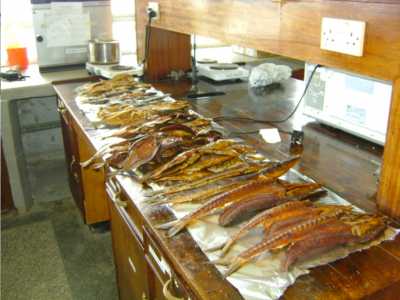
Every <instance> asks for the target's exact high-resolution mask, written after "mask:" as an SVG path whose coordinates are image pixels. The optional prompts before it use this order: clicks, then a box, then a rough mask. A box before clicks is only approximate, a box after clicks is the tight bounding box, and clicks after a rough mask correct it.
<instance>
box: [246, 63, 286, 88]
mask: <svg viewBox="0 0 400 300" xmlns="http://www.w3.org/2000/svg"><path fill="white" fill-rule="evenodd" d="M290 76H292V69H291V68H289V67H288V66H285V65H275V64H271V63H265V64H261V65H259V66H257V67H255V68H253V69H252V70H251V73H250V77H249V84H250V87H262V86H267V85H270V84H272V83H279V82H281V81H284V80H286V79H289V78H290Z"/></svg>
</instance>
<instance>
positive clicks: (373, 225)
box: [282, 216, 386, 271]
mask: <svg viewBox="0 0 400 300" xmlns="http://www.w3.org/2000/svg"><path fill="white" fill-rule="evenodd" d="M362 222H363V224H359V225H350V226H349V225H348V224H340V223H337V224H334V225H329V226H323V227H321V228H318V229H317V230H314V231H313V232H312V233H309V234H307V235H305V236H304V237H302V238H301V239H298V240H297V241H296V242H294V243H293V244H292V245H291V246H290V247H289V249H288V250H287V252H286V256H285V259H284V260H283V261H282V270H283V271H287V270H288V269H289V268H290V266H292V265H293V264H294V263H295V262H297V261H300V260H305V259H309V258H311V257H313V256H315V255H318V254H321V253H324V252H327V251H329V250H331V249H333V248H335V247H337V246H340V245H344V244H349V243H366V242H368V241H371V240H373V239H374V238H376V237H377V236H379V235H380V234H381V233H382V232H383V231H384V230H385V228H386V225H385V221H384V219H382V218H381V217H378V216H373V217H369V216H368V217H367V218H365V219H364V220H362ZM359 226H362V227H363V232H362V234H357V233H355V232H354V231H357V230H358V229H359Z"/></svg>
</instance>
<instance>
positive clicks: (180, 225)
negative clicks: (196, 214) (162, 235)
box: [168, 220, 187, 237]
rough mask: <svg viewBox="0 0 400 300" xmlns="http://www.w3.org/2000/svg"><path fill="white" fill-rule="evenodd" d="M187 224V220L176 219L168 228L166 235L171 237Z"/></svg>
mask: <svg viewBox="0 0 400 300" xmlns="http://www.w3.org/2000/svg"><path fill="white" fill-rule="evenodd" d="M186 225H187V222H186V221H184V220H178V221H177V222H176V223H175V224H173V225H172V227H171V228H170V229H169V230H168V236H169V237H173V236H175V235H176V234H177V233H179V232H180V231H181V230H183V229H184V228H185V227H186Z"/></svg>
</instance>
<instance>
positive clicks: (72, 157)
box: [58, 100, 85, 220]
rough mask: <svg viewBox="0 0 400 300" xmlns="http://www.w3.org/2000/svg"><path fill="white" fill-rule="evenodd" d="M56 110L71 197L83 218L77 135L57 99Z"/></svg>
mask: <svg viewBox="0 0 400 300" xmlns="http://www.w3.org/2000/svg"><path fill="white" fill-rule="evenodd" d="M58 101H59V102H58V110H59V112H60V122H61V132H62V136H63V142H64V153H65V161H66V164H67V173H68V182H69V187H70V190H71V194H72V197H73V198H74V201H75V203H76V205H77V206H78V208H79V211H80V212H81V214H82V217H83V219H84V220H85V207H84V198H83V190H82V185H81V182H80V179H81V176H80V170H79V169H77V167H76V165H77V162H79V152H78V146H77V142H78V141H77V136H76V135H75V132H74V130H73V127H72V124H71V122H72V118H71V115H70V113H69V112H68V111H67V110H66V108H65V106H64V103H63V102H62V101H61V100H58Z"/></svg>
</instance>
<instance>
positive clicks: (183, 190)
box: [81, 76, 387, 275]
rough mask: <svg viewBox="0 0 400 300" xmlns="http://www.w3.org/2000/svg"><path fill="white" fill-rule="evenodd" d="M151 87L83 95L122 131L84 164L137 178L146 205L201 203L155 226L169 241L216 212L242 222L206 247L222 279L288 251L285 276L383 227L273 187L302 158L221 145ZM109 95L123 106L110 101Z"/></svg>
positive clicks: (227, 222) (215, 134)
mask: <svg viewBox="0 0 400 300" xmlns="http://www.w3.org/2000/svg"><path fill="white" fill-rule="evenodd" d="M149 88H150V86H148V85H145V84H142V83H138V82H136V81H134V80H133V79H132V78H131V77H129V76H118V77H116V78H114V79H113V80H109V81H102V82H99V83H95V84H91V85H86V86H85V87H84V88H82V89H81V96H82V95H83V96H85V97H86V98H87V99H88V102H92V103H94V104H95V105H98V103H100V104H101V108H100V109H99V111H98V117H99V118H100V119H101V120H103V121H104V124H105V125H108V126H120V127H119V128H117V129H115V130H113V131H112V133H111V134H109V135H107V136H104V137H103V138H104V139H110V138H112V137H113V138H115V137H118V138H119V139H117V141H114V140H115V139H114V140H113V142H108V143H106V146H104V147H102V148H101V149H100V150H99V151H98V153H96V154H95V155H94V156H93V157H92V158H91V159H90V160H88V161H86V162H83V163H82V166H83V167H92V168H100V167H104V166H106V167H107V169H108V170H111V171H110V172H111V173H110V175H115V174H127V175H130V176H135V177H136V178H137V180H139V181H141V182H142V183H143V184H144V186H145V187H147V188H148V189H147V192H146V196H147V197H148V200H147V202H148V203H149V205H163V204H170V205H175V204H179V203H185V202H195V203H200V204H201V205H200V206H199V207H198V208H197V209H195V210H193V211H192V212H191V213H189V214H188V215H186V216H184V217H183V218H181V219H178V220H174V221H172V222H169V223H167V224H162V225H160V226H159V228H160V229H166V230H168V235H169V236H170V237H173V236H174V235H176V234H177V233H179V232H180V231H181V230H183V229H184V228H185V227H186V226H188V225H189V224H192V223H194V222H196V221H197V220H199V219H201V218H203V217H205V216H208V215H210V214H212V213H216V212H218V213H219V225H221V226H232V225H237V224H240V227H239V229H238V230H237V231H236V233H235V234H234V235H232V236H231V237H230V239H229V240H227V241H226V242H225V243H224V244H223V245H221V246H220V247H217V248H218V249H217V248H215V249H208V250H209V251H214V250H221V251H220V253H221V257H220V259H218V260H216V261H214V263H216V264H224V265H228V270H227V272H226V275H230V274H232V273H233V272H235V271H236V270H238V269H239V268H240V267H242V266H243V265H245V264H247V263H249V262H251V261H252V260H254V259H256V258H257V257H259V256H260V255H261V254H263V253H265V252H268V251H285V259H284V260H283V261H282V269H283V270H288V269H289V268H290V267H291V266H292V265H293V264H294V263H296V262H298V261H302V260H305V259H308V258H311V257H315V256H316V255H320V254H321V253H325V252H327V251H329V250H331V249H334V248H336V247H339V246H344V245H348V244H354V243H367V242H370V241H372V240H373V239H375V238H377V237H378V236H379V235H381V234H382V233H383V231H384V230H385V228H386V227H387V224H386V223H387V221H386V219H385V218H384V217H381V216H378V215H369V214H364V213H359V212H356V211H354V210H353V209H352V207H351V206H345V205H327V204H320V203H316V200H318V198H319V197H321V196H322V195H325V192H324V190H323V189H322V188H321V186H320V185H319V184H318V183H304V182H288V181H286V180H282V179H280V177H281V176H282V175H284V174H285V173H286V172H287V171H288V170H289V169H290V168H292V167H293V166H294V165H295V164H296V163H298V161H299V160H300V158H299V157H293V158H290V159H288V160H285V161H270V160H268V159H266V158H265V157H264V156H262V155H260V154H258V153H256V151H255V149H254V148H253V147H251V146H249V145H246V144H243V143H242V142H241V141H240V140H235V139H226V138H224V136H223V134H222V133H221V132H220V131H218V130H215V128H214V127H213V124H212V122H211V121H210V120H208V119H205V118H203V117H201V116H199V115H197V114H195V113H193V112H191V111H190V110H189V105H188V103H187V102H186V101H167V100H166V99H165V98H162V97H159V96H158V98H155V97H154V94H151V95H150V96H147V98H145V97H146V95H147V94H148V89H149ZM110 97H111V99H113V98H114V99H115V98H117V99H120V100H122V101H120V103H112V101H111V103H110V102H108V101H109V99H110ZM149 97H152V98H149ZM148 99H151V100H148ZM107 102H108V104H107ZM260 226H261V227H262V228H263V235H262V236H260V241H259V243H257V244H255V245H253V246H252V247H250V248H249V249H247V250H246V251H244V252H242V253H240V254H239V255H238V256H237V257H235V258H233V259H232V258H230V259H228V258H227V257H226V256H225V255H226V254H227V253H228V252H229V250H230V249H231V247H232V246H233V245H234V244H235V243H236V242H238V241H239V240H240V239H241V238H243V237H244V236H245V235H247V234H248V233H249V232H250V231H252V230H253V229H254V228H256V227H260Z"/></svg>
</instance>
